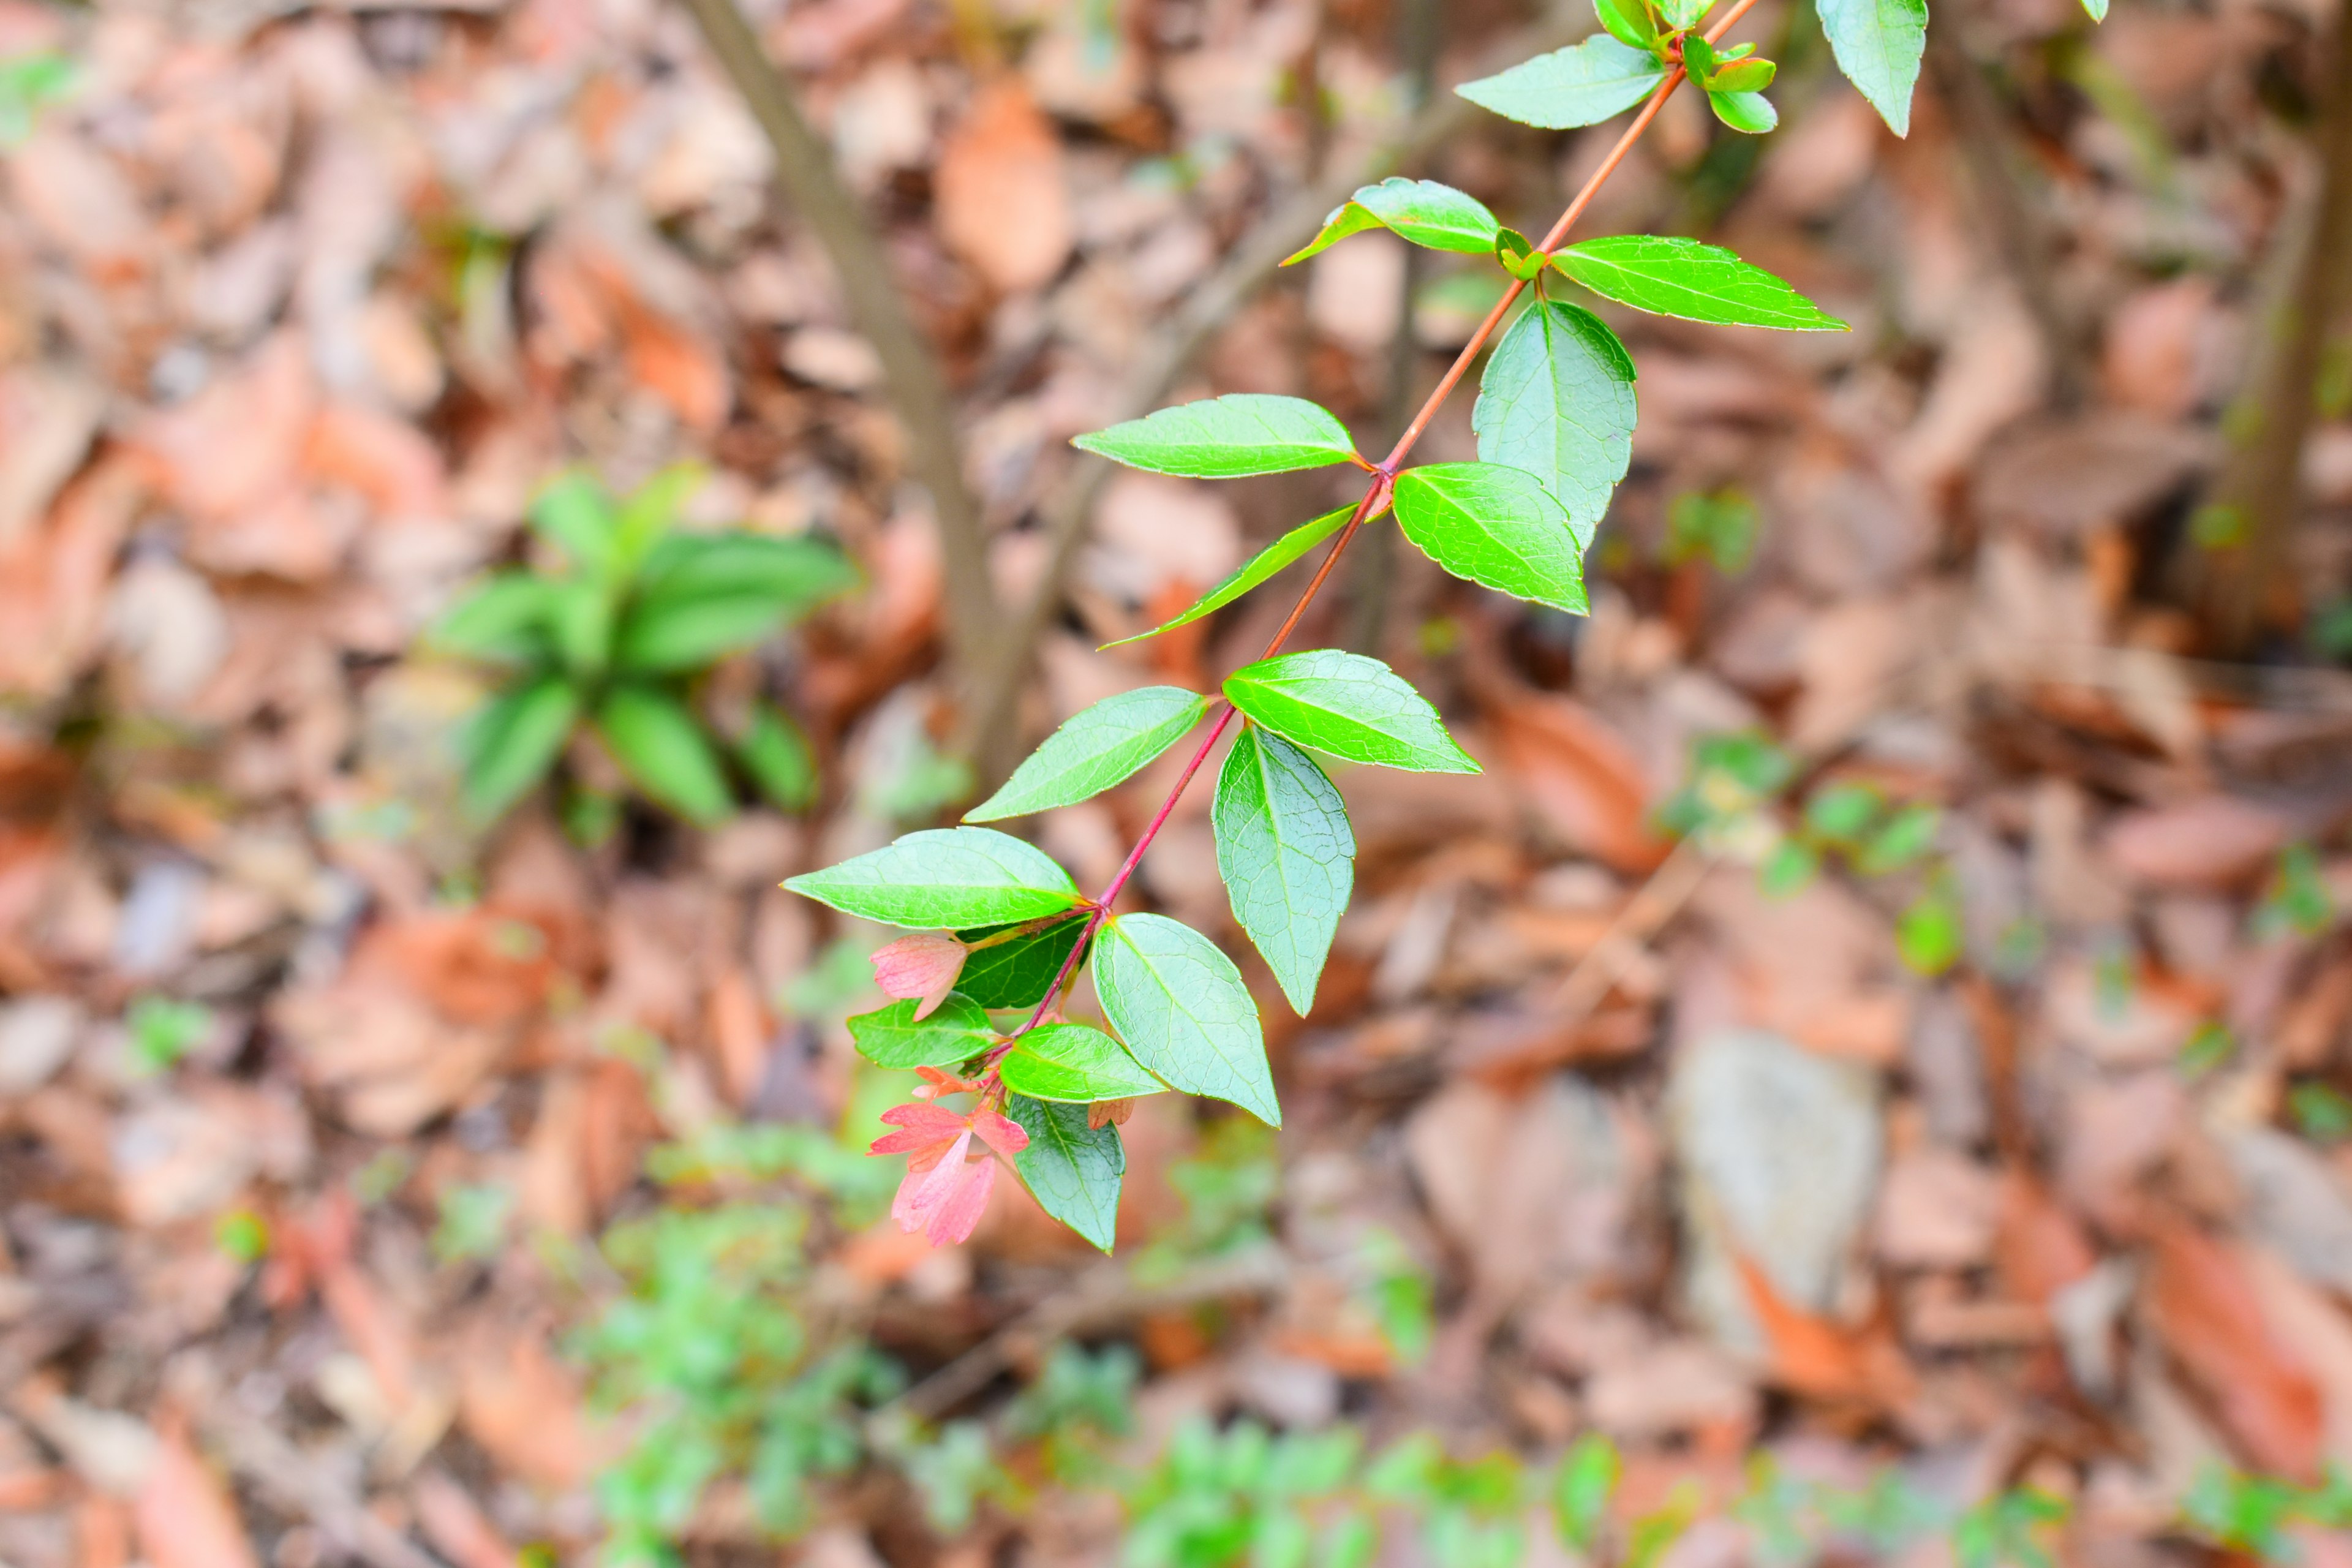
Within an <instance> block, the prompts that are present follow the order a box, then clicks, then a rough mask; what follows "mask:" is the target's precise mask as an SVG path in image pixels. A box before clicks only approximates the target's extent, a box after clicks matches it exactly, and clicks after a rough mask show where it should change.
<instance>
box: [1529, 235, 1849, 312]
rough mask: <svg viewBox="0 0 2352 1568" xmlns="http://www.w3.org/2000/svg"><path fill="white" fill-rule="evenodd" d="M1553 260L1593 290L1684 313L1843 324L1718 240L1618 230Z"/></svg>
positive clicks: (1644, 307)
mask: <svg viewBox="0 0 2352 1568" xmlns="http://www.w3.org/2000/svg"><path fill="white" fill-rule="evenodd" d="M1552 261H1553V264H1554V265H1556V266H1557V267H1559V269H1560V270H1561V271H1562V272H1565V273H1567V274H1568V275H1569V276H1570V278H1573V279H1576V280H1577V281H1578V282H1579V283H1581V284H1583V285H1584V286H1585V287H1586V288H1587V289H1591V290H1592V291H1593V292H1594V293H1596V294H1599V295H1602V296H1604V297H1605V298H1608V299H1611V300H1616V301H1617V302H1618V303H1619V304H1621V305H1631V306H1633V308H1634V309H1635V310H1649V311H1653V312H1654V313H1655V314H1657V315H1661V316H1680V317H1682V318H1684V319H1685V321H1717V322H1720V323H1723V324H1725V325H1727V326H1738V327H1778V328H1780V329H1781V330H1782V331H1792V332H1842V331H1846V330H1847V329H1846V324H1845V323H1844V322H1843V321H1839V320H1838V319H1837V318H1836V317H1834V316H1831V315H1825V314H1823V313H1822V310H1821V307H1819V306H1817V305H1815V304H1814V303H1813V302H1812V301H1811V300H1808V299H1806V298H1805V297H1804V296H1803V295H1802V294H1800V293H1798V292H1797V291H1796V290H1795V289H1791V288H1790V287H1789V286H1788V285H1787V284H1786V283H1783V282H1782V281H1780V279H1778V278H1775V277H1773V276H1772V275H1771V274H1770V273H1769V272H1767V271H1765V270H1764V269H1763V268H1760V267H1754V266H1751V265H1749V264H1748V263H1747V262H1745V261H1742V260H1741V259H1740V258H1738V256H1736V255H1734V254H1733V253H1732V252H1730V251H1728V250H1726V249H1724V248H1723V247H1721V246H1719V245H1703V244H1701V243H1700V242H1699V241H1697V240H1696V239H1682V238H1677V237H1671V236H1666V235H1654V234H1618V235H1611V236H1610V237H1607V238H1605V239H1588V240H1584V241H1581V242H1580V243H1579V244H1576V245H1571V246H1570V247H1568V248H1566V249H1565V250H1561V251H1559V252H1557V253H1555V254H1554V256H1553V257H1552Z"/></svg>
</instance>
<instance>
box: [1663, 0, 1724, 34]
mask: <svg viewBox="0 0 2352 1568" xmlns="http://www.w3.org/2000/svg"><path fill="white" fill-rule="evenodd" d="M1714 6H1715V0H1658V15H1659V16H1660V17H1661V18H1663V19H1664V22H1665V24H1666V26H1669V27H1672V28H1674V29H1675V31H1677V32H1679V31H1681V30H1682V29H1684V28H1685V27H1696V26H1698V25H1699V22H1700V21H1701V20H1702V19H1703V18H1704V17H1705V16H1706V14H1707V12H1708V11H1710V10H1712V9H1714ZM1703 41H1704V40H1702V42H1703Z"/></svg>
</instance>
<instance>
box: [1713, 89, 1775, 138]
mask: <svg viewBox="0 0 2352 1568" xmlns="http://www.w3.org/2000/svg"><path fill="white" fill-rule="evenodd" d="M1706 102H1707V107H1708V108H1710V109H1712V110H1715V117H1716V118H1717V120H1720V121H1723V122H1724V123H1725V124H1726V125H1728V126H1730V127H1731V128H1732V129H1733V130H1734V131H1737V132H1740V133H1741V134H1742V135H1746V136H1761V135H1763V134H1764V133H1765V132H1768V131H1769V130H1771V129H1772V128H1773V127H1774V126H1776V125H1778V124H1780V110H1777V109H1775V108H1773V107H1772V100H1770V99H1769V98H1767V97H1765V96H1764V95H1763V94H1762V93H1760V92H1710V93H1708V94H1707V95H1706Z"/></svg>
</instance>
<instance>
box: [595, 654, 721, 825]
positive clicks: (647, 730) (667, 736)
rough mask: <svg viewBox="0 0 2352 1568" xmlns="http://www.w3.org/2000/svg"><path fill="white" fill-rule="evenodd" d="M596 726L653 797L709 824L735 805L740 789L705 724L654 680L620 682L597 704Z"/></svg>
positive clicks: (634, 778) (615, 757) (693, 819)
mask: <svg viewBox="0 0 2352 1568" xmlns="http://www.w3.org/2000/svg"><path fill="white" fill-rule="evenodd" d="M596 732H597V733H598V734H599V735H601V736H603V737H604V744H605V746H606V747H607V748H609V749H610V750H611V752H612V753H613V760H614V761H615V762H617V763H620V764H621V771H622V772H624V773H627V774H628V775H629V782H630V783H632V784H635V785H636V786H637V787H638V788H639V789H641V790H643V791H644V792H645V793H646V797H647V798H648V799H650V800H652V801H654V802H655V803H656V804H657V805H666V806H667V807H669V809H670V810H672V811H675V812H677V814H678V815H679V816H683V817H685V818H686V819H687V820H688V821H689V822H692V823H695V824H697V825H698V826H704V827H708V826H712V825H713V824H716V823H719V822H724V821H725V820H726V819H727V818H728V817H729V816H732V815H733V814H734V811H735V796H734V793H733V792H732V791H731V790H730V789H729V788H728V787H727V775H726V773H724V772H722V771H721V770H720V768H719V753H718V752H716V751H714V750H713V749H712V748H711V744H710V741H709V737H707V736H706V735H704V734H703V732H702V726H701V725H699V724H698V723H696V722H695V721H694V715H693V714H691V713H689V712H688V711H687V710H686V707H685V705H684V704H683V703H681V702H679V701H678V700H677V699H676V698H675V697H672V696H670V695H669V694H668V693H667V692H664V691H658V690H656V689H654V688H652V687H650V686H616V687H614V689H612V691H611V692H609V693H608V694H607V695H606V696H605V698H604V705H603V706H602V707H600V708H598V709H597V710H596Z"/></svg>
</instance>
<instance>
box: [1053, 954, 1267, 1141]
mask: <svg viewBox="0 0 2352 1568" xmlns="http://www.w3.org/2000/svg"><path fill="white" fill-rule="evenodd" d="M1095 993H1096V994H1097V996H1099V997H1100V998H1101V1000H1102V1005H1103V1012H1104V1014H1105V1015H1106V1016H1108V1017H1109V1019H1110V1022H1111V1027H1113V1028H1115V1029H1117V1030H1118V1034H1119V1038H1121V1039H1123V1040H1125V1041H1126V1042H1127V1048H1128V1049H1129V1051H1131V1052H1132V1053H1134V1056H1135V1059H1136V1060H1138V1061H1139V1062H1141V1063H1142V1064H1143V1065H1144V1066H1145V1067H1146V1068H1150V1070H1151V1071H1153V1072H1155V1073H1157V1074H1158V1075H1159V1076H1160V1078H1161V1079H1165V1080H1166V1081H1167V1082H1168V1084H1169V1085H1170V1086H1171V1087H1172V1088H1175V1089H1182V1090H1184V1091H1185V1092H1186V1093H1188V1094H1205V1095H1210V1096H1213V1097H1214V1098H1215V1099H1218V1100H1231V1101H1232V1102H1233V1103H1234V1104H1235V1105H1238V1106H1240V1107H1241V1108H1242V1109H1243V1110H1246V1111H1248V1112H1250V1113H1251V1114H1252V1115H1254V1116H1255V1117H1256V1118H1257V1119H1258V1120H1259V1121H1264V1122H1266V1123H1268V1124H1270V1125H1273V1126H1276V1127H1279V1126H1280V1125H1282V1108H1281V1107H1280V1106H1279V1105H1277V1104H1276V1103H1275V1098H1274V1075H1273V1073H1272V1071H1271V1070H1270V1069H1269V1068H1267V1066H1266V1060H1265V1035H1264V1034H1263V1033H1262V1032H1261V1030H1260V1028H1259V1026H1258V1018H1257V1003H1256V1002H1255V1001H1254V1000H1253V999H1252V998H1251V996H1250V994H1249V987H1247V986H1246V985H1244V984H1242V974H1241V971H1240V970H1238V969H1235V968H1234V961H1233V960H1232V959H1230V958H1227V957H1226V956H1225V955H1224V954H1223V952H1219V951H1218V949H1217V944H1216V943H1214V942H1211V941H1210V940H1209V939H1208V938H1207V937H1204V936H1202V934H1201V933H1200V932H1198V931H1193V930H1192V929H1190V928H1189V927H1186V926H1182V925H1179V924H1178V923H1177V922H1176V921H1171V920H1170V919H1168V918H1167V917H1166V916H1165V915H1122V916H1120V917H1119V918H1118V919H1117V920H1115V921H1111V922H1110V923H1109V924H1108V926H1106V927H1105V928H1104V929H1103V933H1102V936H1101V937H1100V939H1099V940H1098V941H1097V942H1096V944H1095Z"/></svg>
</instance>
